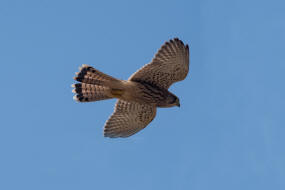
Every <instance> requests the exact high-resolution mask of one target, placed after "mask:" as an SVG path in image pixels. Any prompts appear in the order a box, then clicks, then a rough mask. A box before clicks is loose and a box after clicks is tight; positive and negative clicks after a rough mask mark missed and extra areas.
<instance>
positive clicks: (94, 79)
mask: <svg viewBox="0 0 285 190" xmlns="http://www.w3.org/2000/svg"><path fill="white" fill-rule="evenodd" d="M74 80H77V81H78V82H82V83H87V84H96V85H104V83H106V82H108V81H118V80H117V79H115V78H113V77H111V76H109V75H106V74H104V73H102V72H100V71H98V70H96V69H94V68H93V67H91V66H88V65H82V67H81V68H80V71H79V72H78V73H76V76H75V77H74Z"/></svg>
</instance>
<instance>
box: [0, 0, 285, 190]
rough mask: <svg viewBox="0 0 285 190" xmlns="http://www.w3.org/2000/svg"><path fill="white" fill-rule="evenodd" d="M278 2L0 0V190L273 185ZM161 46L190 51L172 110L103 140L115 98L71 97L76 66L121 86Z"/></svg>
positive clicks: (280, 123) (278, 125)
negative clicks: (176, 43)
mask: <svg viewBox="0 0 285 190" xmlns="http://www.w3.org/2000/svg"><path fill="white" fill-rule="evenodd" d="M284 6H285V3H284V2H283V1H281V0H280V1H257V0H251V1H248V0H240V1H227V0H216V1H209V0H207V1H206V0H201V1H192V0H189V1H186V0H185V1H177V0H176V1H162V0H161V1H146V0H145V1H126V0H122V1H67V0H66V1H30V0H27V1H13V0H11V1H1V2H0V26H1V27H0V28H1V29H0V64H1V71H2V72H1V75H0V78H1V82H2V84H1V92H2V93H1V95H0V97H1V107H0V113H1V127H0V151H1V156H0V179H1V183H0V189H5V190H10V189H11V190H17V189H29V190H34V189H35V190H38V189H41V190H50V189H60V190H62V189H69V190H73V189H74V190H76V189H86V190H89V189H90V190H91V189H124V190H126V189H136V190H140V189H144V190H145V189H156V190H157V189H166V190H168V189H175V190H176V189H178V190H179V189H181V190H182V189H191V190H206V189H207V190H208V189H219V190H228V189H231V190H240V189H243V190H247V189H250V190H252V189H259V190H268V189H274V190H281V189H282V190H283V189H285V180H284V179H285V149H284V145H285V139H284V134H285V119H284V107H285V101H284V97H285V88H284V82H285V80H284V71H285V59H284V44H285V22H284V19H285V12H284ZM173 37H179V38H180V39H181V40H183V41H184V42H185V43H188V44H189V45H190V48H191V65H190V72H189V75H188V77H187V78H186V79H185V80H184V81H182V82H179V83H177V84H175V85H173V86H172V87H171V88H170V90H171V91H172V92H173V93H175V94H176V95H177V96H178V97H180V102H181V107H180V108H176V107H175V108H169V109H159V110H158V113H157V117H156V118H155V120H154V121H153V122H152V123H151V124H150V125H149V126H148V127H147V128H146V129H144V130H143V131H141V132H140V133H138V134H137V135H135V136H133V137H130V138H127V139H108V138H104V137H103V135H102V134H103V133H102V128H103V125H104V123H105V121H106V119H108V117H109V115H110V114H111V113H112V112H113V105H114V103H115V100H108V101H102V102H94V103H88V104H80V103H76V102H74V101H73V99H72V96H73V94H72V93H71V87H70V85H71V84H72V83H74V81H73V79H72V78H73V76H74V73H75V72H77V71H78V67H79V66H80V65H81V64H89V65H92V66H94V67H95V68H97V69H99V70H101V71H103V72H105V73H107V74H110V75H112V76H114V77H117V78H120V79H127V78H128V77H129V76H130V75H131V74H132V73H133V72H134V71H136V70H137V69H139V68H140V67H141V66H143V65H144V64H146V63H148V62H149V61H150V60H151V59H152V57H153V55H154V54H155V53H156V51H157V50H158V49H159V47H160V46H161V45H162V44H163V43H164V42H165V41H167V40H169V39H170V38H173Z"/></svg>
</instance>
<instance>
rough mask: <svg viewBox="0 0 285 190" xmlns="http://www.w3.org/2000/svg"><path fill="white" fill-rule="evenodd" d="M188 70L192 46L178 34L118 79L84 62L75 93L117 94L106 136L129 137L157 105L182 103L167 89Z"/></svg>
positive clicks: (86, 98) (85, 98)
mask: <svg viewBox="0 0 285 190" xmlns="http://www.w3.org/2000/svg"><path fill="white" fill-rule="evenodd" d="M188 71H189V46H188V45H184V43H183V42H182V41H181V40H179V39H178V38H174V39H171V40H170V41H168V42H165V43H164V44H163V45H162V47H161V48H160V49H159V50H158V52H157V53H156V55H155V56H154V58H153V59H152V61H151V62H150V63H148V64H146V65H144V66H143V67H142V68H141V69H139V70H138V71H136V72H135V73H134V74H133V75H131V76H130V78H129V79H128V80H119V79H116V78H114V77H111V76H109V75H107V74H104V73H102V72H100V71H98V70H97V69H95V68H93V67H91V66H88V65H82V67H81V68H80V71H79V72H78V73H76V76H75V77H74V79H75V80H76V81H78V82H79V83H77V84H73V85H72V87H73V88H74V89H73V92H74V93H76V95H75V96H74V97H73V98H74V100H76V101H78V102H92V101H98V100H106V99H111V98H117V99H118V100H117V102H116V105H115V108H114V112H113V114H112V115H111V116H110V118H109V119H108V120H107V122H106V123H105V126H104V136H105V137H111V138H115V137H129V136H131V135H133V134H135V133H137V132H138V131H140V130H142V129H144V128H145V127H146V126H147V125H148V124H149V123H150V122H151V121H152V120H153V119H154V117H155V115H156V108H157V107H162V108H167V107H172V106H178V107H180V103H179V99H178V98H177V97H176V96H175V95H174V94H173V93H171V92H169V91H168V88H169V87H170V85H172V84H173V83H175V82H178V81H181V80H184V79H185V78H186V76H187V74H188Z"/></svg>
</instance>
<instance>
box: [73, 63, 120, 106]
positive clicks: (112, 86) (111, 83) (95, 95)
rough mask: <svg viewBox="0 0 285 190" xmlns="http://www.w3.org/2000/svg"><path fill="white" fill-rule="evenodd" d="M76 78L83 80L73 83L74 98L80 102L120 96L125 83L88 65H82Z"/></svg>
mask: <svg viewBox="0 0 285 190" xmlns="http://www.w3.org/2000/svg"><path fill="white" fill-rule="evenodd" d="M74 79H75V80H77V81H79V82H81V83H77V84H73V85H72V87H73V88H74V89H73V90H72V92H73V93H76V95H75V96H74V97H73V99H74V100H76V101H78V102H91V101H98V100H106V99H111V98H119V97H120V96H121V95H122V93H123V90H122V89H123V83H122V82H121V81H120V80H118V79H115V78H113V77H111V76H109V75H106V74H104V73H102V72H100V71H98V70H96V69H94V68H93V67H91V66H88V65H82V67H81V68H80V71H79V72H78V73H76V76H75V77H74Z"/></svg>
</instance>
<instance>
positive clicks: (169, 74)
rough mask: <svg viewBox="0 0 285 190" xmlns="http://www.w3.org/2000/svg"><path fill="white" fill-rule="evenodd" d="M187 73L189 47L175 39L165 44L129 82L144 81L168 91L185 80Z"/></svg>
mask: <svg viewBox="0 0 285 190" xmlns="http://www.w3.org/2000/svg"><path fill="white" fill-rule="evenodd" d="M188 71H189V46H188V45H184V43H183V42H182V41H181V40H179V39H178V38H175V39H173V40H170V41H169V42H166V43H165V44H164V45H163V46H162V47H161V48H160V49H159V50H158V52H157V53H156V55H155V56H154V58H153V59H152V61H151V62H150V63H149V64H146V65H145V66H143V67H142V68H141V69H139V70H138V71H137V72H135V73H134V74H133V75H132V76H131V77H130V78H129V80H131V81H136V82H139V81H144V82H148V83H151V84H154V85H156V86H159V87H161V88H165V89H168V88H169V87H170V85H171V84H173V83H175V82H178V81H181V80H183V79H185V78H186V76H187V74H188Z"/></svg>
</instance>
